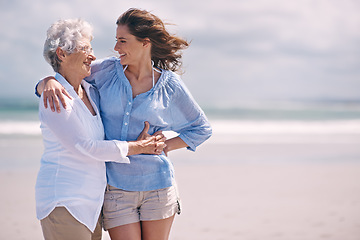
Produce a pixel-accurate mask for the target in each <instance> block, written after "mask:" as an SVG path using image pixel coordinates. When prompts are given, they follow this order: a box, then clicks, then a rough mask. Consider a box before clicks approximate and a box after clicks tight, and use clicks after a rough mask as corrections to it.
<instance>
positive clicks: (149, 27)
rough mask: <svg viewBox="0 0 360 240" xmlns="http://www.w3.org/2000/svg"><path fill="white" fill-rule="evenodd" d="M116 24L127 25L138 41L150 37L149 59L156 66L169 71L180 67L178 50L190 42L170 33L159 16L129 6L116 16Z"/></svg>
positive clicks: (180, 55) (179, 52)
mask: <svg viewBox="0 0 360 240" xmlns="http://www.w3.org/2000/svg"><path fill="white" fill-rule="evenodd" d="M116 24H117V25H125V26H127V27H128V29H129V31H130V33H131V34H132V35H134V36H135V37H136V38H137V39H138V40H139V41H142V40H143V39H145V38H149V39H150V42H151V44H152V47H151V60H152V61H154V65H155V66H156V67H159V68H162V69H167V70H171V71H177V70H179V69H180V66H181V64H182V62H181V57H182V53H181V51H180V50H183V49H185V48H187V47H188V46H189V44H190V43H189V42H187V41H186V40H184V39H182V38H179V37H177V36H175V35H171V34H170V33H169V32H168V31H167V30H166V29H165V24H164V23H163V21H161V19H160V18H158V17H157V16H155V15H154V14H152V13H150V12H148V11H145V10H140V9H136V8H130V9H129V10H127V11H126V12H124V13H123V14H122V15H121V16H120V17H119V18H118V20H117V21H116Z"/></svg>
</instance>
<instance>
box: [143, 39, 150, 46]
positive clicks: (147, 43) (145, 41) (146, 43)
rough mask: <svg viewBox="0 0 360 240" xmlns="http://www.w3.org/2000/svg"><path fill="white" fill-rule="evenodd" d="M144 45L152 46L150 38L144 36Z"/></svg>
mask: <svg viewBox="0 0 360 240" xmlns="http://www.w3.org/2000/svg"><path fill="white" fill-rule="evenodd" d="M143 46H144V47H149V46H151V41H150V38H144V40H143Z"/></svg>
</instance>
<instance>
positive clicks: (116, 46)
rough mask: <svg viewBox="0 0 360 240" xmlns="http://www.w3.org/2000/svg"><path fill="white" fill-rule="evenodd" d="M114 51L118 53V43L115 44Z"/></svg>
mask: <svg viewBox="0 0 360 240" xmlns="http://www.w3.org/2000/svg"><path fill="white" fill-rule="evenodd" d="M114 50H115V51H116V52H118V51H119V43H118V42H116V43H115V46H114Z"/></svg>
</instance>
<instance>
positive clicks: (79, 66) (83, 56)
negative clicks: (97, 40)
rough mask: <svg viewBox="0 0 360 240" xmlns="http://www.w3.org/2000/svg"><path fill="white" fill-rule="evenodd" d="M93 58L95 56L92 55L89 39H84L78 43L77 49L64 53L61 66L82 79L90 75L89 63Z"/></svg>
mask: <svg viewBox="0 0 360 240" xmlns="http://www.w3.org/2000/svg"><path fill="white" fill-rule="evenodd" d="M95 59H96V57H95V56H94V52H93V50H92V48H91V44H90V41H89V40H87V39H86V40H85V39H84V40H82V41H81V42H80V43H79V44H78V47H77V50H76V51H75V52H74V53H72V54H69V55H66V57H65V59H64V60H63V62H62V63H61V68H62V70H65V71H67V72H71V74H72V75H76V76H77V77H81V79H83V78H85V77H87V76H90V74H91V67H90V64H91V62H92V61H94V60H95Z"/></svg>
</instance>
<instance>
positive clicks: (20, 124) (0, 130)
mask: <svg viewBox="0 0 360 240" xmlns="http://www.w3.org/2000/svg"><path fill="white" fill-rule="evenodd" d="M203 109H204V111H205V113H206V115H207V116H208V118H209V121H210V122H211V125H212V127H213V136H212V137H211V138H210V139H209V140H208V141H207V142H206V143H205V144H204V147H201V148H200V149H199V150H200V151H199V152H200V154H193V155H184V154H183V153H176V154H174V155H175V162H181V163H182V164H192V163H200V164H202V163H204V162H205V161H206V163H207V164H212V163H220V162H221V163H224V162H228V163H237V162H259V161H269V162H271V161H275V160H276V161H279V160H281V161H289V162H292V161H319V160H322V161H359V162H360V105H357V104H331V105H330V104H322V105H319V104H318V105H314V104H307V105H306V104H281V105H280V104H279V105H276V106H274V105H273V106H265V105H251V106H243V107H235V108H224V107H222V108H219V107H217V108H216V107H204V108H203ZM39 125H40V124H39V121H38V115H37V103H36V101H34V100H19V101H9V100H7V101H5V100H4V101H2V102H1V104H0V151H1V160H0V167H1V168H15V167H16V168H29V167H30V168H38V166H39V159H40V157H41V153H42V150H43V146H42V139H41V132H40V128H39ZM166 135H167V136H168V137H171V136H174V134H173V133H169V132H167V133H166ZM234 149H239V153H238V154H234ZM241 151H242V152H241ZM224 152H231V154H230V153H229V154H226V153H224ZM286 153H287V154H286ZM305 153H306V154H305ZM224 156H226V157H224ZM241 156H243V157H241ZM178 158H181V159H186V160H181V161H180V160H177V159H178ZM205 159H206V160H205Z"/></svg>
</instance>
